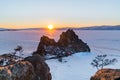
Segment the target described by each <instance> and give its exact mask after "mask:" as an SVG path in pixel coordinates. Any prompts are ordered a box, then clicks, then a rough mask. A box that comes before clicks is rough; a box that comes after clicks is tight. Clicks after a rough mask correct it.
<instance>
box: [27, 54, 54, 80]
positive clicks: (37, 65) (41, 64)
mask: <svg viewBox="0 0 120 80" xmlns="http://www.w3.org/2000/svg"><path fill="white" fill-rule="evenodd" d="M25 61H29V62H30V63H31V64H32V65H33V67H34V71H35V75H36V77H35V80H51V79H52V77H51V73H50V68H49V67H48V65H47V64H46V63H45V61H44V59H43V58H42V57H41V56H40V55H38V54H35V55H33V56H29V57H27V58H25Z"/></svg>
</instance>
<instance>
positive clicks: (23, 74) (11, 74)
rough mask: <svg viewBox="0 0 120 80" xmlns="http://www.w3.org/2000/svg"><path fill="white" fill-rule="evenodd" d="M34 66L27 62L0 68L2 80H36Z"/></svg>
mask: <svg viewBox="0 0 120 80" xmlns="http://www.w3.org/2000/svg"><path fill="white" fill-rule="evenodd" d="M34 77H35V73H34V69H33V66H32V64H30V63H29V62H27V61H22V62H17V63H15V64H12V65H8V66H5V67H0V80H34Z"/></svg>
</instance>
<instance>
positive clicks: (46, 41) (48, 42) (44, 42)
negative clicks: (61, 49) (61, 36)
mask: <svg viewBox="0 0 120 80" xmlns="http://www.w3.org/2000/svg"><path fill="white" fill-rule="evenodd" d="M55 45H56V42H55V40H54V39H50V38H48V37H47V36H42V37H41V39H40V43H39V46H38V49H37V52H40V53H41V56H44V55H45V54H46V48H47V46H55Z"/></svg>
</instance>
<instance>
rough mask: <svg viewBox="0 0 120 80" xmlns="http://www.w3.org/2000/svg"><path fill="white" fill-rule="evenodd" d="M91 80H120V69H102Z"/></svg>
mask: <svg viewBox="0 0 120 80" xmlns="http://www.w3.org/2000/svg"><path fill="white" fill-rule="evenodd" d="M90 80H120V69H101V70H99V71H97V72H96V74H95V75H94V76H92V77H91V79H90Z"/></svg>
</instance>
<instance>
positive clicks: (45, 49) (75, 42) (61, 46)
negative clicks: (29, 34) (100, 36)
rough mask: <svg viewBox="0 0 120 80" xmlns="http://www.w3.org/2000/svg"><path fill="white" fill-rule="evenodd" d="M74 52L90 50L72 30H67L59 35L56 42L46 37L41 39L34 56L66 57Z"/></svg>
mask: <svg viewBox="0 0 120 80" xmlns="http://www.w3.org/2000/svg"><path fill="white" fill-rule="evenodd" d="M75 52H90V48H89V46H88V45H87V44H86V43H84V42H83V41H82V40H81V39H79V38H78V36H77V35H76V34H75V32H74V31H73V30H71V29H68V30H67V31H66V32H63V33H62V34H61V35H60V39H59V40H58V42H55V40H54V39H50V38H48V37H47V36H43V37H41V39H40V43H39V45H38V48H37V51H36V52H35V53H34V54H40V55H41V56H44V55H46V54H52V55H56V54H64V55H68V54H72V53H75Z"/></svg>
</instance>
